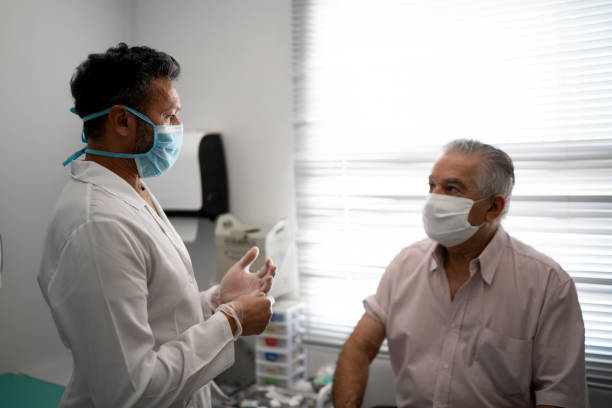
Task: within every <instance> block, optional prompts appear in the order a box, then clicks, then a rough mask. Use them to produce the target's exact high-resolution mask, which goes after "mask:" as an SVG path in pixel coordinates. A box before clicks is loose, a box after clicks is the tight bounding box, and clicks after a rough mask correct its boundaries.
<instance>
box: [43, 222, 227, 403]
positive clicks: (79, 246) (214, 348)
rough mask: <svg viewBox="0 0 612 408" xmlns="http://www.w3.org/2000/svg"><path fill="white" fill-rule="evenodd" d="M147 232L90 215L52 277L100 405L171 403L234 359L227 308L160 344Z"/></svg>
mask: <svg viewBox="0 0 612 408" xmlns="http://www.w3.org/2000/svg"><path fill="white" fill-rule="evenodd" d="M146 239H149V240H150V239H151V238H150V237H147V236H146V234H143V235H142V236H138V235H137V234H136V235H135V234H134V232H133V231H131V230H130V228H129V227H126V225H124V224H122V223H120V222H117V221H115V220H109V221H97V222H88V223H86V224H84V225H82V226H81V227H79V228H78V229H77V230H76V231H75V232H74V233H73V234H72V236H71V238H70V239H69V241H68V242H67V244H66V245H65V246H64V249H63V251H62V255H61V257H60V260H59V263H60V265H58V271H60V272H58V273H57V275H56V276H55V278H54V279H53V280H52V281H51V282H50V284H49V286H50V288H49V291H50V294H51V296H50V302H51V309H52V311H53V314H54V318H55V319H56V322H57V323H58V326H59V327H60V330H61V331H63V332H64V334H65V338H66V340H67V341H68V343H69V347H70V348H71V350H72V353H73V357H74V359H75V364H76V366H77V367H78V369H79V372H80V374H81V375H83V376H84V377H85V381H86V383H87V385H88V388H89V390H90V393H91V398H92V399H93V401H94V404H95V406H100V407H149V408H150V407H167V406H169V405H171V404H172V403H173V402H175V401H178V400H181V399H183V400H188V399H189V398H190V396H191V395H192V394H193V393H194V392H195V391H196V390H198V389H199V388H201V387H202V386H204V385H205V384H207V383H208V382H210V381H211V380H212V379H213V378H214V377H215V376H217V375H218V374H220V373H221V372H223V371H224V370H225V369H227V368H228V367H229V366H231V365H232V364H233V362H234V348H233V347H234V346H233V336H232V333H231V329H230V326H229V323H228V321H227V319H226V318H225V316H223V315H221V314H220V313H216V314H214V315H213V316H212V317H210V318H209V319H208V320H206V321H203V322H201V323H199V324H196V325H194V326H191V327H190V328H188V329H187V330H185V331H184V332H182V333H181V334H180V335H178V336H177V337H176V338H174V339H173V340H171V341H168V342H166V343H163V344H156V342H155V338H154V335H153V333H152V330H151V327H150V325H149V321H148V309H147V297H148V285H147V274H148V271H149V270H150V269H149V266H150V265H149V263H150V262H152V261H151V259H150V257H149V256H148V255H147V251H148V250H149V249H150V245H152V243H147V242H146ZM143 241H144V242H143Z"/></svg>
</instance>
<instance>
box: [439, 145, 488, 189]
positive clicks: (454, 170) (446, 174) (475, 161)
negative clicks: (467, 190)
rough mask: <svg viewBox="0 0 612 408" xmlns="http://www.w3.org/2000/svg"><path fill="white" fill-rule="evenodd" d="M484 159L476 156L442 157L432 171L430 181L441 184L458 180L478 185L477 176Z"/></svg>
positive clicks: (453, 155)
mask: <svg viewBox="0 0 612 408" xmlns="http://www.w3.org/2000/svg"><path fill="white" fill-rule="evenodd" d="M482 162H483V160H482V158H481V157H480V156H476V155H465V154H462V153H448V154H445V155H443V156H441V157H440V158H439V159H438V160H437V161H436V162H435V163H434V165H433V168H432V169H431V175H430V179H433V180H437V181H438V182H441V181H442V180H447V179H458V180H461V181H462V182H463V183H465V184H466V185H467V184H476V176H477V174H478V171H479V170H480V167H481V166H482Z"/></svg>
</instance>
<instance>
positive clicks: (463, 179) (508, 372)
mask: <svg viewBox="0 0 612 408" xmlns="http://www.w3.org/2000/svg"><path fill="white" fill-rule="evenodd" d="M513 185H514V166H513V164H512V160H511V159H510V157H509V156H508V155H507V154H506V153H504V152H503V151H501V150H499V149H497V148H495V147H493V146H489V145H486V144H483V143H480V142H477V141H473V140H456V141H453V142H451V143H450V144H448V145H447V146H445V149H444V154H443V155H442V157H441V158H440V159H439V160H438V161H437V162H436V163H435V165H434V167H433V169H432V171H431V175H430V176H429V193H430V194H429V196H428V198H427V201H426V203H425V207H424V209H423V223H424V226H425V232H426V233H427V235H428V236H429V239H426V240H424V241H421V242H417V243H415V244H413V245H411V246H409V247H407V248H405V249H404V250H402V251H401V252H400V253H399V254H398V255H397V256H396V257H395V259H394V260H393V261H392V262H391V264H390V265H389V267H388V268H387V270H386V271H385V273H384V275H383V277H382V279H381V281H380V284H379V286H378V290H377V291H376V294H375V295H372V296H370V297H368V298H367V299H366V300H365V301H364V306H365V314H364V315H363V317H362V318H361V320H360V321H359V323H358V324H357V326H356V327H355V330H354V331H353V333H352V334H351V336H350V338H349V339H348V340H347V342H346V344H345V345H344V348H343V350H342V352H341V354H340V357H339V360H338V365H337V369H336V374H335V378H334V384H335V385H334V403H335V406H336V407H359V406H360V405H361V401H362V398H363V393H364V388H365V386H366V383H367V379H368V370H369V364H370V362H371V361H372V359H373V358H374V357H375V356H376V354H377V353H378V350H379V348H380V346H381V343H382V342H383V340H384V339H385V338H386V339H387V342H388V345H389V353H390V357H391V365H392V368H393V372H394V374H395V376H396V379H397V386H396V402H397V404H398V406H400V407H432V406H433V407H492V408H503V407H513V408H516V407H533V406H536V405H537V406H538V407H548V406H555V407H566V408H569V407H584V406H585V405H586V399H587V398H586V395H585V394H586V393H585V391H586V381H585V361H584V324H583V321H582V314H581V310H580V305H579V303H578V298H577V295H576V289H575V286H574V283H573V281H572V279H571V278H570V276H569V275H568V274H567V273H566V272H565V271H564V270H563V269H562V268H561V267H560V266H559V265H558V264H557V263H556V262H555V261H553V260H552V259H550V258H549V257H547V256H546V255H543V254H541V253H539V252H537V251H536V250H535V249H533V248H531V247H529V246H527V245H525V244H523V243H522V242H520V241H518V240H516V239H514V238H512V237H511V236H509V235H508V234H507V233H506V232H505V231H504V229H503V228H502V226H501V218H502V215H503V214H504V213H505V212H506V211H507V208H508V202H509V200H510V196H511V193H512V188H513Z"/></svg>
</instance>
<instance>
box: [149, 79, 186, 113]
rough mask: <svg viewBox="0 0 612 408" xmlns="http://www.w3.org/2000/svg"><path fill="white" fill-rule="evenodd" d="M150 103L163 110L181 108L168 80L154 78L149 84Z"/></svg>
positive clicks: (173, 88)
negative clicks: (160, 106) (159, 106)
mask: <svg viewBox="0 0 612 408" xmlns="http://www.w3.org/2000/svg"><path fill="white" fill-rule="evenodd" d="M150 98H151V102H153V103H155V104H157V105H162V107H163V109H167V108H169V107H174V108H177V109H180V108H181V101H180V99H179V94H178V91H177V90H176V88H175V87H174V84H173V83H172V81H170V80H169V79H168V78H163V77H160V78H156V79H154V80H153V82H152V83H151V88H150Z"/></svg>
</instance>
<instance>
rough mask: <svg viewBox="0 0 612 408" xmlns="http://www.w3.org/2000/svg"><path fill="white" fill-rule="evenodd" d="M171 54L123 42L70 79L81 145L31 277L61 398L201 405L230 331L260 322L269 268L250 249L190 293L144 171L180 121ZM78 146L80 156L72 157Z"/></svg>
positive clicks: (78, 402) (174, 147)
mask: <svg viewBox="0 0 612 408" xmlns="http://www.w3.org/2000/svg"><path fill="white" fill-rule="evenodd" d="M179 72H180V66H179V64H178V62H177V61H176V60H175V59H174V58H172V57H171V56H169V55H167V54H165V53H163V52H158V51H156V50H153V49H151V48H148V47H128V46H127V45H126V44H123V43H120V44H118V45H117V46H116V47H113V48H110V49H108V50H107V51H106V53H103V54H91V55H89V57H88V58H87V60H85V61H84V62H83V63H82V64H81V65H79V67H77V69H76V72H75V73H74V75H73V77H72V80H71V91H72V96H73V97H74V102H75V107H74V109H73V112H74V113H77V114H78V115H79V116H80V117H81V118H82V119H83V121H84V126H83V134H82V139H83V141H84V142H86V143H87V145H86V147H84V148H83V149H81V150H79V151H78V152H77V153H75V154H74V155H72V156H71V157H69V158H68V159H67V160H66V162H65V163H64V164H68V163H70V172H71V179H70V180H69V181H68V182H67V183H66V186H65V187H64V189H63V191H62V193H61V196H60V198H59V200H58V203H57V205H56V207H55V214H54V217H53V220H52V222H51V225H50V227H49V230H48V234H47V239H46V244H45V248H44V254H43V258H42V265H41V269H40V274H39V277H38V281H39V284H40V287H41V290H42V293H43V295H44V297H45V300H46V301H47V303H48V304H49V307H50V309H51V313H52V315H53V318H54V320H55V323H56V325H57V328H58V331H59V334H60V337H61V339H62V341H63V343H64V344H65V345H66V347H68V348H69V349H70V351H71V353H72V357H73V361H74V367H73V374H72V378H71V380H70V383H69V384H68V387H67V388H66V391H65V393H64V395H63V397H62V400H61V402H60V406H61V407H113V408H118V407H148V408H150V407H210V405H211V403H210V390H209V386H208V383H209V382H210V381H211V380H212V379H213V378H215V376H217V375H218V374H220V373H221V372H222V371H224V370H225V369H227V368H228V367H230V366H231V365H232V364H233V363H234V340H235V339H236V338H237V337H238V336H240V335H241V334H242V335H249V334H257V333H261V332H262V331H263V330H264V329H265V327H266V326H267V323H268V321H269V318H270V315H271V311H270V301H269V300H268V298H267V297H266V296H265V293H266V292H267V291H268V290H269V289H270V286H271V282H272V278H273V276H274V274H275V270H276V267H275V266H274V265H273V264H272V263H271V261H270V260H269V259H268V260H266V262H265V264H264V266H262V268H261V269H260V270H259V271H257V272H256V273H250V272H249V271H248V267H249V265H250V264H251V263H252V262H253V260H254V259H255V258H256V257H257V249H256V248H252V249H251V250H250V251H248V252H247V253H246V254H245V256H244V257H243V258H242V260H240V261H239V262H238V263H236V264H235V265H234V266H233V267H232V268H231V269H230V270H229V271H228V273H227V274H226V276H225V278H224V279H223V281H222V282H221V284H220V285H218V286H214V287H212V288H210V289H209V290H207V291H205V292H200V291H199V290H198V286H197V284H196V280H195V277H194V273H193V268H192V265H191V260H190V258H189V254H188V253H187V250H186V248H185V246H184V244H183V242H182V240H181V238H180V237H179V235H178V234H177V233H176V231H175V230H174V228H173V227H172V225H171V224H170V222H169V221H168V219H167V218H166V216H165V214H164V212H163V210H162V209H161V207H160V205H159V203H158V202H157V200H156V199H155V197H154V196H153V194H152V193H151V192H150V191H149V190H148V188H147V186H146V184H145V183H144V182H143V178H146V177H154V176H159V175H161V174H163V173H164V172H165V171H166V170H168V169H169V168H170V167H171V166H172V164H174V162H175V161H176V159H177V157H178V155H179V152H180V149H181V143H182V135H183V125H182V124H181V122H180V120H179V118H178V113H179V111H180V109H181V106H180V101H179V96H178V93H177V91H176V89H175V88H174V86H173V84H172V80H174V79H176V78H177V77H178V75H179ZM83 153H85V157H84V160H75V159H76V158H77V157H79V156H81V155H82V154H83Z"/></svg>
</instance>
